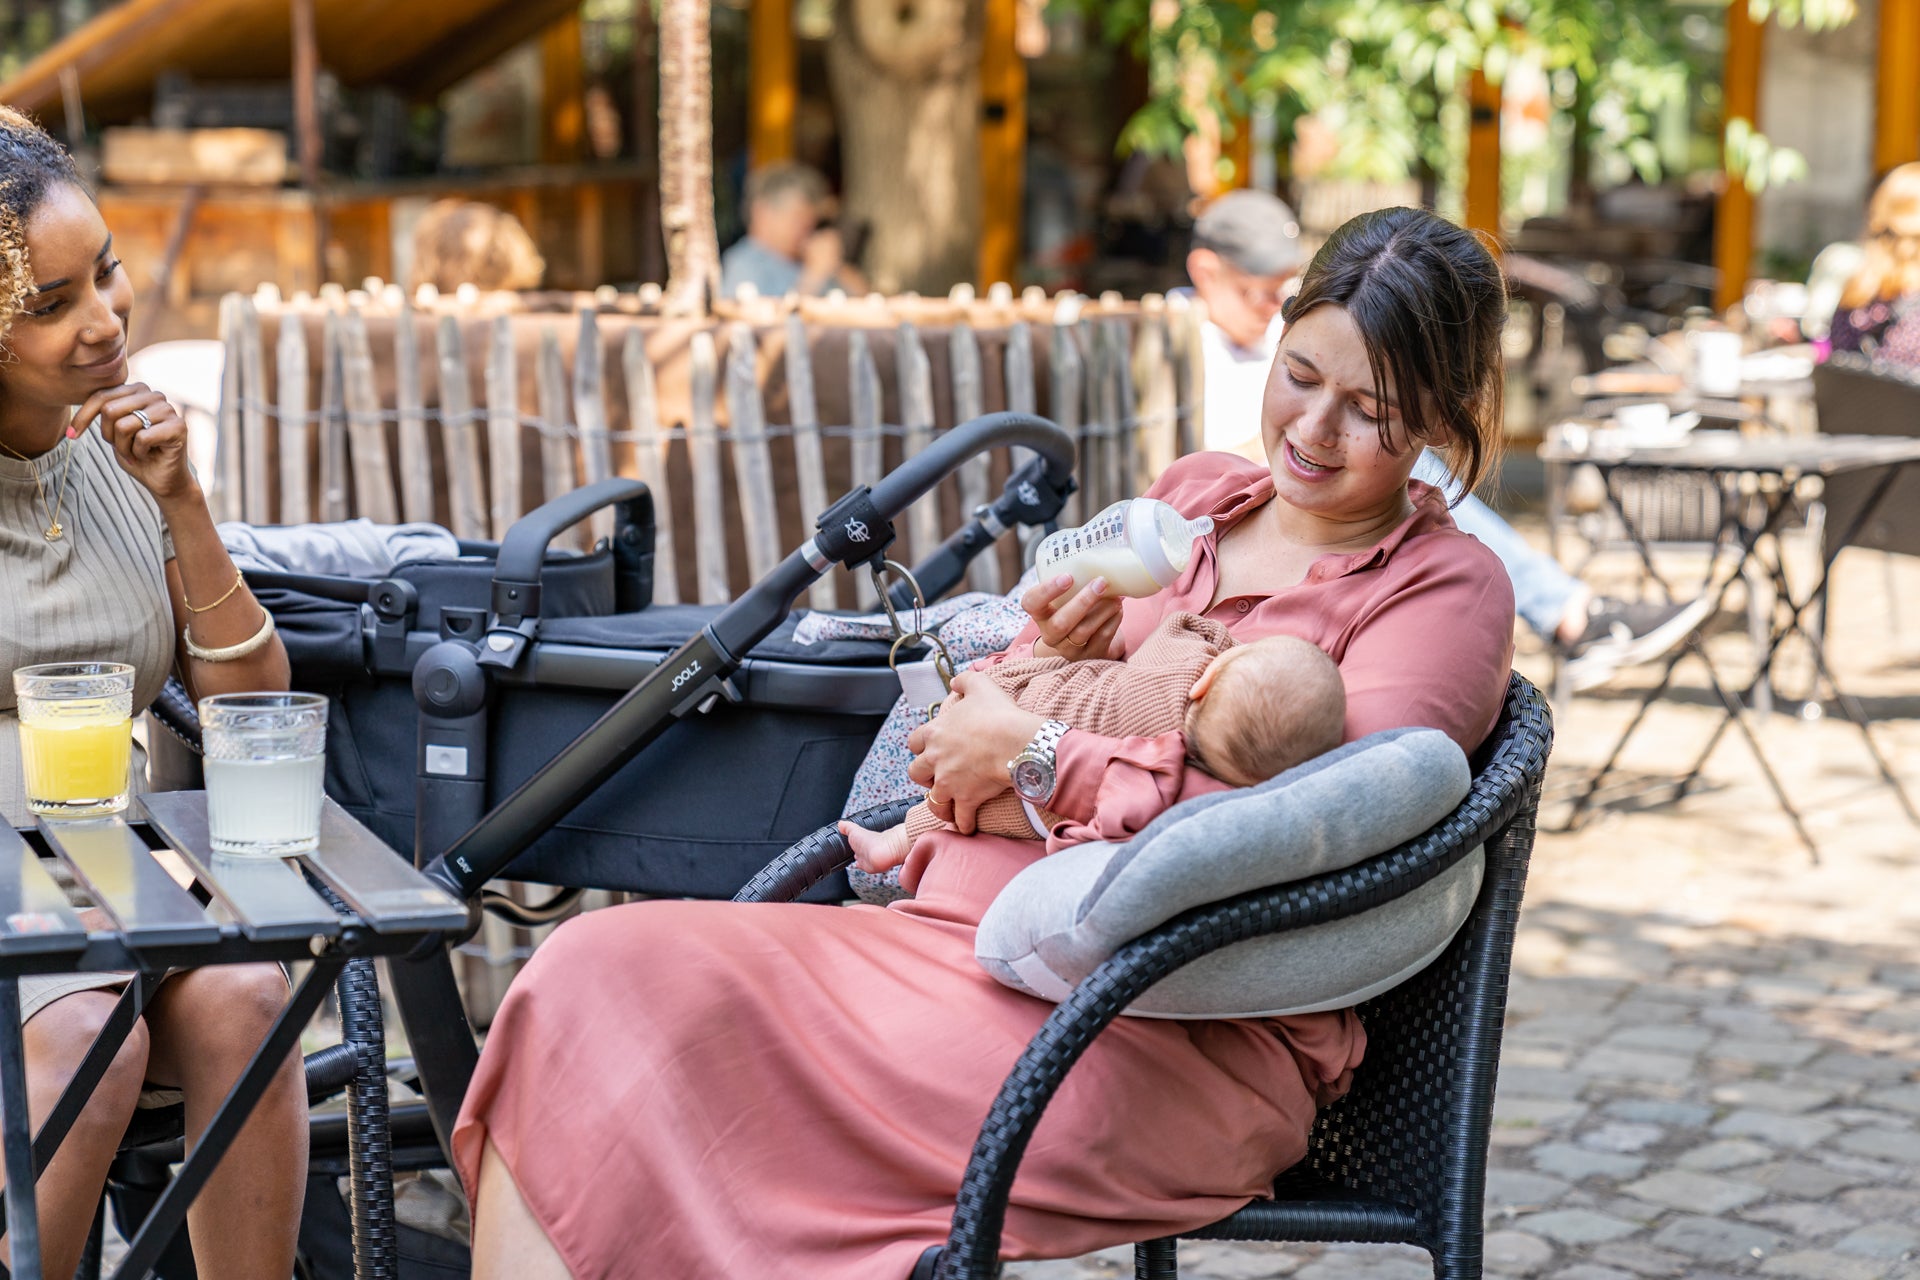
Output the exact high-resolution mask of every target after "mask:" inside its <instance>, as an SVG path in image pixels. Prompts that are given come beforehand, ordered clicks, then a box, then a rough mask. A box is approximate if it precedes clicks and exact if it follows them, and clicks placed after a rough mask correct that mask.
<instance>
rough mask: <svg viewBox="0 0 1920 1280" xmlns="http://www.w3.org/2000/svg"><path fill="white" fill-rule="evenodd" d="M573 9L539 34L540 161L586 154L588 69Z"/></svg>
mask: <svg viewBox="0 0 1920 1280" xmlns="http://www.w3.org/2000/svg"><path fill="white" fill-rule="evenodd" d="M580 37H581V31H580V11H579V10H578V9H574V10H572V11H571V12H569V13H568V14H567V15H566V16H565V17H563V18H561V19H560V20H559V21H557V22H555V23H554V24H553V25H552V26H550V27H548V28H547V29H546V30H545V31H543V32H542V33H541V34H540V162H541V163H542V164H570V163H572V162H573V161H576V160H580V159H583V158H584V157H585V156H586V154H587V69H586V59H585V56H584V53H583V51H582V49H581V46H580Z"/></svg>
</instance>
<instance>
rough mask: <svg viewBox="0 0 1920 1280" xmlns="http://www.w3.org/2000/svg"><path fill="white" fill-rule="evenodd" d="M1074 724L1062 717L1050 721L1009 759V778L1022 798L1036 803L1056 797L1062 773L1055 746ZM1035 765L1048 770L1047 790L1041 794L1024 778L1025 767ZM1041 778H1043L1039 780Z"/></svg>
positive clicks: (1046, 773) (1045, 778)
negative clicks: (1028, 784) (1025, 785)
mask: <svg viewBox="0 0 1920 1280" xmlns="http://www.w3.org/2000/svg"><path fill="white" fill-rule="evenodd" d="M1071 727H1072V726H1071V725H1068V724H1067V723H1065V722H1064V721H1060V720H1048V721H1046V722H1045V723H1044V724H1042V725H1041V726H1040V728H1039V729H1037V730H1036V731H1035V732H1034V735H1033V740H1032V741H1030V742H1028V743H1027V745H1026V746H1025V747H1024V748H1022V749H1021V751H1020V754H1019V755H1017V756H1015V757H1014V758H1013V759H1011V760H1009V761H1007V778H1008V780H1009V781H1010V782H1012V783H1013V789H1014V792H1015V794H1017V795H1018V796H1019V797H1020V798H1021V799H1022V800H1025V801H1027V802H1029V803H1032V804H1045V803H1046V802H1047V801H1048V800H1049V799H1050V798H1052V795H1053V791H1054V788H1055V787H1056V786H1057V785H1058V782H1059V775H1058V773H1057V772H1056V770H1055V768H1054V749H1055V748H1056V747H1058V746H1059V745H1060V739H1061V738H1063V737H1065V736H1066V734H1067V731H1068V729H1070V728H1071ZM1025 767H1033V768H1038V769H1042V770H1044V771H1045V772H1044V774H1043V775H1042V776H1043V777H1044V780H1045V782H1044V785H1045V788H1046V790H1045V793H1044V794H1040V793H1037V792H1035V791H1030V790H1029V789H1028V788H1027V787H1023V786H1022V785H1021V781H1020V775H1021V772H1022V769H1023V768H1025ZM1035 781H1036V782H1037V781H1039V779H1035Z"/></svg>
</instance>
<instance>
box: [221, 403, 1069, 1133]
mask: <svg viewBox="0 0 1920 1280" xmlns="http://www.w3.org/2000/svg"><path fill="white" fill-rule="evenodd" d="M1007 446H1019V447H1024V448H1026V449H1029V450H1031V451H1032V453H1033V456H1031V457H1030V458H1028V459H1027V460H1026V461H1024V462H1022V463H1020V464H1018V465H1016V466H1015V468H1014V470H1013V474H1012V476H1011V477H1010V478H1009V479H1008V481H1007V483H1006V485H1005V487H1004V489H1003V491H1002V493H1001V494H1000V496H999V497H998V498H997V499H996V500H994V501H993V502H992V503H990V504H988V505H987V506H985V507H982V508H980V509H979V510H978V511H976V512H975V513H973V517H972V519H971V521H970V522H969V523H968V524H967V525H966V526H965V527H964V528H963V529H961V530H960V531H959V532H958V533H956V534H954V535H953V536H952V537H950V538H948V539H947V541H946V542H945V543H944V544H942V545H941V546H940V547H938V548H937V549H935V550H934V551H933V553H932V554H931V555H929V556H927V557H926V558H924V559H923V560H922V561H921V563H920V564H918V565H916V566H915V567H914V569H913V578H914V580H915V581H916V582H917V583H918V584H919V586H920V588H921V591H922V593H923V595H924V597H925V599H927V600H932V599H935V598H937V597H938V596H940V595H943V594H945V593H946V592H947V591H948V590H950V589H951V588H952V587H954V586H955V585H957V584H958V583H959V582H960V581H961V579H962V578H963V577H964V575H965V572H966V568H967V565H968V564H969V563H970V562H971V561H972V560H973V559H974V558H975V557H976V556H977V555H979V554H980V553H981V552H982V551H984V550H986V549H987V548H989V547H990V546H991V545H992V544H993V542H994V541H995V539H996V538H998V537H999V536H1000V535H1001V534H1003V533H1005V532H1007V531H1008V530H1011V529H1014V528H1016V527H1018V526H1022V525H1027V526H1032V525H1044V524H1047V523H1050V522H1051V521H1053V520H1054V518H1055V517H1056V516H1057V515H1058V514H1059V512H1060V509H1061V507H1062V505H1063V504H1064V503H1065V501H1066V499H1067V497H1068V495H1069V494H1071V493H1072V492H1073V490H1074V487H1075V486H1074V481H1073V465H1074V447H1073V442H1072V439H1071V437H1069V436H1068V435H1067V433H1066V432H1064V431H1063V430H1061V429H1060V428H1059V427H1057V426H1055V425H1053V424H1052V423H1050V422H1048V421H1046V420H1045V419H1042V418H1038V417H1034V416H1032V415H1029V414H1022V413H999V414H991V415H988V416H985V417H981V418H976V419H974V420H972V421H970V422H966V423H963V424H961V425H959V426H956V427H955V428H954V429H953V430H951V431H949V432H947V433H946V434H944V435H942V436H941V437H939V438H938V439H937V440H935V441H934V443H933V444H931V445H930V446H928V447H927V448H925V449H923V450H922V451H921V452H920V453H918V454H917V455H915V456H913V457H911V458H909V459H907V460H906V461H905V462H903V463H902V464H901V465H900V466H899V467H898V468H896V469H895V470H894V471H893V472H892V473H890V474H889V475H887V476H886V477H885V478H884V479H882V480H881V481H879V482H878V483H877V484H875V485H873V486H871V487H868V486H866V485H861V486H859V487H856V488H855V489H853V490H851V491H850V492H848V493H847V494H846V495H845V496H844V497H842V498H841V499H840V500H839V501H838V502H836V503H834V504H833V505H832V506H831V507H829V508H828V509H827V510H826V511H825V512H823V513H822V514H821V515H820V516H819V517H818V519H817V520H816V522H815V529H816V532H815V534H814V536H813V537H811V538H810V539H808V540H807V542H806V543H805V544H803V545H802V546H801V547H800V548H799V549H798V550H796V551H794V552H793V553H792V554H790V555H789V556H787V558H786V559H785V560H783V561H782V562H781V563H780V564H779V565H778V566H776V567H775V568H774V569H773V571H772V572H770V573H769V574H767V575H766V576H765V577H764V578H763V579H762V580H761V581H759V582H758V583H756V584H754V585H753V586H752V587H751V588H749V589H748V590H747V592H746V593H745V594H743V595H742V596H740V597H739V598H738V599H736V600H734V601H733V602H732V603H730V604H727V605H724V606H701V605H652V604H651V593H652V575H653V547H652V544H653V504H652V498H651V495H650V494H649V493H648V491H647V488H646V486H645V485H643V484H641V483H639V482H638V481H633V480H605V481H601V482H599V483H597V484H594V485H589V486H587V487H585V488H583V489H580V490H578V491H576V492H574V493H572V494H568V495H566V496H565V497H562V498H558V499H556V500H554V501H552V502H549V503H547V504H546V505H545V506H543V507H541V508H539V509H538V510H536V511H534V512H531V513H529V514H528V515H527V516H525V517H524V518H522V519H521V520H520V521H519V522H517V523H516V524H515V525H514V526H513V528H512V529H510V530H509V531H508V534H507V536H506V538H505V539H504V540H503V541H502V542H501V543H500V544H499V546H498V548H497V555H496V554H495V552H496V549H495V548H493V547H492V546H490V545H488V544H463V546H462V548H461V550H462V553H463V554H462V556H461V557H460V559H458V560H455V561H441V562H427V563H422V564H414V565H407V566H403V567H402V568H400V569H398V570H396V571H395V572H394V574H393V575H391V576H390V577H388V578H386V579H383V580H381V581H377V582H372V583H369V582H368V581H366V580H364V579H342V578H319V577H311V576H303V575H293V574H254V573H249V574H248V580H249V582H250V583H251V584H252V585H253V587H254V590H255V592H256V594H257V595H259V597H260V598H261V601H262V603H263V604H265V605H266V606H267V607H268V608H270V609H272V610H273V611H274V613H275V616H276V620H277V621H278V622H279V624H280V627H281V631H282V633H283V635H285V636H286V639H287V646H288V650H289V654H290V656H291V657H292V659H293V664H294V672H295V680H296V683H298V684H300V685H301V686H303V687H314V688H319V689H322V690H324V691H326V692H328V693H330V694H332V695H334V698H335V708H334V712H333V716H332V718H331V721H330V725H329V732H328V760H327V791H328V793H329V794H330V795H332V796H333V797H334V798H335V799H336V800H338V801H339V802H340V803H341V804H343V805H345V806H346V807H347V808H348V809H349V810H350V811H352V812H354V813H355V815H356V816H358V817H359V818H360V819H361V820H362V821H363V822H365V823H367V825H368V826H369V827H371V828H372V829H373V830H374V831H375V832H376V833H377V834H379V835H380V836H381V837H382V838H383V839H385V840H386V841H387V842H388V843H390V844H393V845H395V846H396V847H402V848H404V847H407V846H408V845H411V846H412V847H413V849H414V850H415V858H416V861H417V862H418V863H419V864H420V865H421V866H422V867H423V868H424V869H425V870H426V873H427V874H428V875H430V876H432V877H433V878H435V879H437V880H439V881H441V882H442V883H444V884H445V885H446V886H447V887H448V889H449V890H451V891H452V892H453V893H454V894H455V895H456V896H458V897H460V898H461V899H462V900H464V901H466V902H467V903H468V904H469V914H470V919H471V920H472V921H473V924H472V925H471V927H470V929H469V931H468V936H470V935H471V932H472V931H473V930H474V929H477V928H478V921H479V918H480V904H481V900H482V894H483V888H484V886H485V885H486V883H487V882H488V881H489V880H492V879H494V878H496V877H505V878H509V879H514V880H522V881H535V882H539V883H543V884H551V885H556V886H561V887H562V889H563V890H577V889H583V888H598V889H612V890H619V891H626V892H635V893H643V894H651V895H659V896H675V897H707V898H727V897H731V896H732V895H733V894H734V893H735V892H736V891H737V890H738V889H739V888H740V887H741V886H742V885H743V884H745V883H746V882H747V881H748V880H749V879H750V878H751V877H752V876H753V874H754V873H755V872H757V871H759V870H760V869H761V868H762V867H764V866H765V865H766V864H767V863H769V862H771V861H772V860H773V859H774V858H775V857H776V856H778V855H779V854H780V853H781V852H782V851H783V850H785V849H786V848H787V847H788V846H789V845H791V844H793V843H794V842H795V841H797V840H799V839H801V838H802V837H804V836H806V835H808V834H810V833H812V832H813V831H815V830H817V829H818V828H819V827H820V826H822V825H823V824H825V823H827V822H830V821H832V820H833V819H834V818H835V817H837V816H838V814H839V808H840V805H841V803H842V802H843V800H844V798H845V796H846V793H847V790H848V787H849V785H850V784H851V782H852V778H853V774H854V772H855V770H856V769H857V768H858V767H859V765H860V763H861V761H862V760H863V759H864V757H865V755H866V753H867V750H868V748H869V747H870V746H871V744H872V741H873V738H874V735H875V734H876V733H877V732H878V731H879V728H880V725H881V723H882V722H883V721H884V719H885V718H886V716H887V713H888V712H889V711H890V710H891V709H892V707H893V705H894V703H895V701H896V700H897V698H898V697H899V694H900V682H899V678H898V676H896V675H895V673H894V671H893V669H892V666H891V665H890V663H889V655H890V650H891V649H893V647H894V646H893V644H892V641H891V638H889V639H875V640H834V641H825V642H819V643H813V644H800V643H797V642H796V641H795V639H794V628H795V626H796V623H797V621H798V619H797V616H796V615H794V613H793V609H794V605H795V603H796V601H797V600H798V599H799V598H800V596H801V594H802V593H803V592H805V591H806V589H807V588H808V587H809V586H810V585H811V584H812V583H814V582H815V581H817V580H818V579H819V578H821V577H823V576H824V575H825V574H827V573H828V572H829V571H831V570H832V568H833V567H834V565H836V564H839V565H842V566H844V567H846V568H847V569H849V570H856V569H864V568H866V567H869V566H873V567H879V566H880V565H882V564H883V562H884V558H885V555H886V551H887V548H888V546H889V545H890V544H891V543H892V542H893V540H894V530H893V524H892V522H893V521H894V520H895V519H896V518H897V517H899V516H900V515H901V513H902V512H904V511H905V510H906V509H907V507H908V506H910V505H911V504H912V503H913V502H914V501H916V500H917V499H919V498H921V497H922V496H923V495H925V494H927V493H929V492H930V491H932V490H933V489H934V488H935V486H937V485H938V484H939V483H940V482H941V481H942V480H943V479H944V478H945V477H946V476H947V475H949V474H950V473H952V472H953V471H954V470H955V469H957V468H958V467H959V466H960V464H961V463H963V462H965V461H967V460H968V459H969V458H972V457H974V456H975V455H977V454H980V453H984V452H986V451H987V450H989V449H993V448H999V447H1007ZM608 506H612V507H613V508H614V511H615V517H616V519H615V528H614V536H613V538H612V541H611V544H610V545H609V546H607V547H605V548H603V549H601V550H598V551H596V552H595V553H593V554H592V555H589V556H584V557H582V556H574V555H556V554H553V553H550V552H549V551H548V545H549V543H550V542H551V541H552V540H553V538H554V537H555V536H556V535H558V534H559V533H560V532H561V531H562V530H564V529H566V528H567V527H569V526H571V525H573V524H575V523H577V522H579V521H580V520H582V519H585V518H586V517H587V516H588V515H590V514H592V513H593V512H595V511H597V510H599V509H601V508H603V507H608ZM889 598H890V600H891V603H892V604H893V606H894V607H895V608H897V609H901V610H904V609H906V608H908V607H910V606H911V605H912V604H913V598H912V589H911V586H910V585H909V584H907V583H905V582H901V583H897V584H896V585H895V586H894V587H893V588H891V589H890V591H889ZM482 600H484V602H485V605H484V607H481V605H480V603H479V602H480V601H482ZM616 693H617V694H619V695H620V696H619V697H618V698H617V700H615V701H612V702H611V704H609V699H610V698H611V697H612V696H613V695H614V694H616ZM403 702H404V704H405V705H403ZM409 711H411V714H409ZM408 757H411V758H412V759H413V761H414V763H415V768H414V770H412V771H411V774H410V775H409V772H408V771H406V770H404V769H402V768H396V767H395V764H396V763H397V762H398V761H399V760H402V759H406V758H408ZM487 896H488V898H489V899H490V901H489V904H488V905H489V906H491V907H493V908H494V909H496V910H498V911H500V913H501V914H503V915H506V916H508V918H510V919H514V920H515V921H516V922H517V923H522V924H536V923H543V922H544V920H545V919H546V918H548V917H549V913H546V912H542V911H540V910H539V909H535V913H534V914H532V915H529V914H527V913H526V910H525V909H524V908H520V907H519V906H518V905H517V904H514V903H511V902H509V901H507V900H505V899H504V898H501V897H500V896H499V895H493V894H489V895H487ZM813 896H816V897H819V898H822V899H829V900H831V899H836V898H844V897H846V896H848V889H847V887H846V884H845V881H844V878H843V877H840V876H835V877H834V878H833V879H832V880H830V881H829V882H827V883H825V884H823V885H822V886H819V887H818V888H817V889H816V891H815V894H814V895H813ZM564 900H565V897H564V895H563V896H562V897H561V898H557V899H556V900H555V901H556V902H562V901H564ZM462 941H464V938H463V937H449V938H447V939H445V942H446V944H447V945H445V946H441V947H439V948H436V949H433V950H431V951H430V952H429V953H427V954H416V955H415V956H414V957H411V958H410V959H409V960H407V961H404V962H400V961H396V962H395V963H394V964H393V965H392V966H391V968H390V970H389V972H390V977H391V980H392V983H393V994H394V996H395V998H396V1000H397V1003H398V1005H399V1009H400V1012H401V1016H402V1020H403V1022H404V1023H405V1026H406V1032H407V1036H408V1039H409V1041H410V1043H411V1045H412V1048H413V1052H414V1058H415V1064H416V1066H417V1068H418V1071H419V1075H420V1083H421V1087H422V1091H423V1092H424V1094H425V1096H426V1103H427V1111H428V1114H429V1116H430V1118H431V1123H432V1129H433V1132H434V1135H435V1137H437V1139H438V1140H439V1143H440V1145H441V1146H442V1148H443V1149H444V1148H445V1146H446V1142H447V1139H448V1137H449V1135H450V1134H451V1132H452V1128H453V1123H454V1120H455V1117H456V1116H457V1115H458V1112H459V1108H460V1103H461V1100H462V1098H463V1097H464V1095H465V1093H466V1089H467V1084H468V1082H469V1080H470V1078H471V1076H472V1072H473V1068H474V1064H475V1063H476V1062H477V1060H478V1049H477V1047H476V1041H475V1037H474V1033H473V1029H472V1027H471V1026H470V1025H469V1022H468V1019H467V1015H466V1011H465V1007H464V1005H463V1003H462V1001H461V998H460V994H459V991H458V989H457V987H456V986H455V982H454V975H453V968H452V964H451V961H450V957H449V953H448V948H449V947H451V946H453V945H457V944H458V943H460V942H462ZM400 1120H401V1117H400V1116H399V1115H397V1114H396V1116H395V1121H396V1126H395V1128H396V1132H395V1134H394V1137H395V1140H396V1142H397V1143H405V1142H407V1140H408V1135H405V1134H403V1133H402V1132H400V1128H401V1126H400V1123H399V1122H400ZM413 1127H414V1126H412V1125H409V1126H408V1128H413ZM414 1136H424V1135H418V1134H417V1131H416V1134H415V1135H414ZM397 1154H398V1152H397V1151H396V1155H397Z"/></svg>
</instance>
